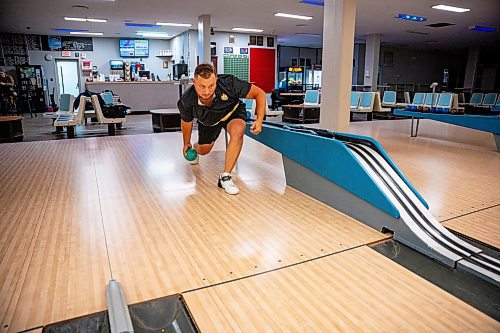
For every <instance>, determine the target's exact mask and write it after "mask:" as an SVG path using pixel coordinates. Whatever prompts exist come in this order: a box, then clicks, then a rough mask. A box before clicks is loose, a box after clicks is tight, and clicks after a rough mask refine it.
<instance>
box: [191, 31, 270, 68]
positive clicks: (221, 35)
mask: <svg viewBox="0 0 500 333" xmlns="http://www.w3.org/2000/svg"><path fill="white" fill-rule="evenodd" d="M229 35H233V36H234V43H229ZM266 37H267V36H264V44H266V40H265V38H266ZM269 37H271V36H269ZM249 41H250V35H249V34H242V33H234V32H215V33H214V35H211V36H210V42H215V43H216V55H217V70H218V72H219V73H224V47H232V48H233V54H240V48H250V47H260V48H268V47H265V46H255V45H252V46H249V45H248V43H249ZM188 44H189V55H188V56H187V58H188V62H187V63H188V67H189V77H193V74H194V69H195V68H196V64H197V56H198V46H197V45H198V33H197V31H196V30H190V31H189V40H188ZM275 46H276V39H275ZM269 49H276V47H270V48H269ZM184 59H186V56H184ZM276 63H277V62H276Z"/></svg>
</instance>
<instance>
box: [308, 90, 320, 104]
mask: <svg viewBox="0 0 500 333" xmlns="http://www.w3.org/2000/svg"><path fill="white" fill-rule="evenodd" d="M304 105H319V90H306V94H305V96H304Z"/></svg>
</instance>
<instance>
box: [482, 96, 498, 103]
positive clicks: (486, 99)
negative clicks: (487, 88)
mask: <svg viewBox="0 0 500 333" xmlns="http://www.w3.org/2000/svg"><path fill="white" fill-rule="evenodd" d="M496 99H497V94H495V93H489V94H486V95H484V99H483V104H482V105H483V106H493V105H495V100H496Z"/></svg>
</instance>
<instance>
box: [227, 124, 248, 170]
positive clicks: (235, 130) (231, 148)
mask: <svg viewBox="0 0 500 333" xmlns="http://www.w3.org/2000/svg"><path fill="white" fill-rule="evenodd" d="M245 128H246V123H245V121H244V120H242V119H233V120H231V121H230V122H229V124H228V125H227V132H228V133H229V136H230V137H231V138H230V140H229V144H228V146H227V149H226V165H225V167H224V172H228V173H231V171H233V168H234V166H235V164H236V161H237V160H238V157H239V156H240V152H241V148H242V147H243V136H244V135H245Z"/></svg>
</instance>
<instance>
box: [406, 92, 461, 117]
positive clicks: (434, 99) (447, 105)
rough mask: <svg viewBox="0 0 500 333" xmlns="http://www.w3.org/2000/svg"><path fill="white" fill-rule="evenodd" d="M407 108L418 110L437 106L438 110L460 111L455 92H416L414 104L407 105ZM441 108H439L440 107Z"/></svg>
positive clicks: (447, 111) (444, 111)
mask: <svg viewBox="0 0 500 333" xmlns="http://www.w3.org/2000/svg"><path fill="white" fill-rule="evenodd" d="M404 108H405V110H408V111H418V110H420V108H429V109H430V108H436V110H432V111H437V112H443V113H449V112H451V111H452V110H454V112H458V110H459V106H458V97H457V94H453V93H440V94H438V93H434V94H433V93H428V94H426V93H415V96H413V102H412V104H407V105H405V107H404ZM438 108H439V109H438Z"/></svg>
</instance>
